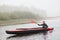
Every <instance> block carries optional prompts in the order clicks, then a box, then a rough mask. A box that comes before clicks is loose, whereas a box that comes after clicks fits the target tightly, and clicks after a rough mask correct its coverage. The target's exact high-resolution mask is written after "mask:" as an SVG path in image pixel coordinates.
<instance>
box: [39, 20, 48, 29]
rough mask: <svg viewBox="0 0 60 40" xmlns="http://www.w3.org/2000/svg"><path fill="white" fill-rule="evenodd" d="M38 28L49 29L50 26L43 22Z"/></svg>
mask: <svg viewBox="0 0 60 40" xmlns="http://www.w3.org/2000/svg"><path fill="white" fill-rule="evenodd" d="M38 26H42V28H48V25H47V24H46V23H45V21H43V23H42V24H38Z"/></svg>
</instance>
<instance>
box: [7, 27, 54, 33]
mask: <svg viewBox="0 0 60 40" xmlns="http://www.w3.org/2000/svg"><path fill="white" fill-rule="evenodd" d="M53 29H54V28H17V29H15V30H6V33H7V34H27V33H38V32H41V31H49V30H53Z"/></svg>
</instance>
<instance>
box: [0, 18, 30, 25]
mask: <svg viewBox="0 0 60 40" xmlns="http://www.w3.org/2000/svg"><path fill="white" fill-rule="evenodd" d="M26 23H31V20H30V19H16V20H0V26H6V25H16V24H26Z"/></svg>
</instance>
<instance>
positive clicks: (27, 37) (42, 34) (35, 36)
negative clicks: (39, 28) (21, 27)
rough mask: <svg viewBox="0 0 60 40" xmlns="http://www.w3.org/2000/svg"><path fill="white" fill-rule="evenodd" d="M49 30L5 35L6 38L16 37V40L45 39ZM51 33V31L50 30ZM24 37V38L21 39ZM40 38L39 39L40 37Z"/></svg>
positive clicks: (8, 39)
mask: <svg viewBox="0 0 60 40" xmlns="http://www.w3.org/2000/svg"><path fill="white" fill-rule="evenodd" d="M51 31H52V30H51ZM48 33H49V31H44V32H39V33H32V34H31V33H29V34H19V35H13V36H9V37H7V40H14V39H15V38H18V39H17V40H33V39H34V40H36V39H37V40H47V37H48ZM51 33H52V32H51ZM23 37H25V38H24V39H22V38H23ZM40 37H41V38H42V39H41V38H40ZM30 38H31V39H30Z"/></svg>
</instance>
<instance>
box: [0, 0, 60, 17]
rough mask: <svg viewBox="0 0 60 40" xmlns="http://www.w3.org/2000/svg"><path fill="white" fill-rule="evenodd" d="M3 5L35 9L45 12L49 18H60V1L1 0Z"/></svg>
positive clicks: (0, 3)
mask: <svg viewBox="0 0 60 40" xmlns="http://www.w3.org/2000/svg"><path fill="white" fill-rule="evenodd" d="M1 5H9V6H23V5H24V6H26V7H29V8H30V7H35V8H37V9H43V10H45V11H46V13H47V16H48V17H56V16H60V0H0V6H1Z"/></svg>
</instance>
